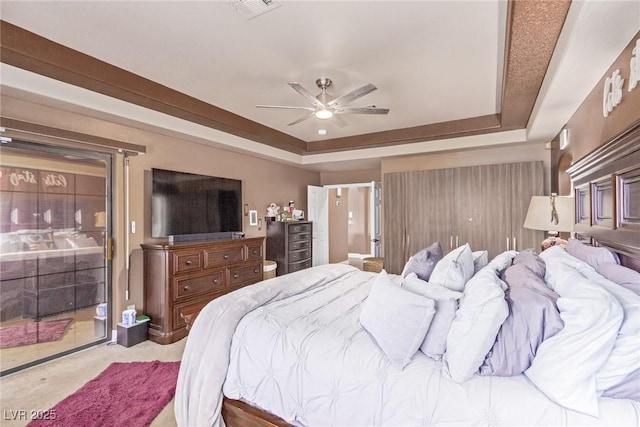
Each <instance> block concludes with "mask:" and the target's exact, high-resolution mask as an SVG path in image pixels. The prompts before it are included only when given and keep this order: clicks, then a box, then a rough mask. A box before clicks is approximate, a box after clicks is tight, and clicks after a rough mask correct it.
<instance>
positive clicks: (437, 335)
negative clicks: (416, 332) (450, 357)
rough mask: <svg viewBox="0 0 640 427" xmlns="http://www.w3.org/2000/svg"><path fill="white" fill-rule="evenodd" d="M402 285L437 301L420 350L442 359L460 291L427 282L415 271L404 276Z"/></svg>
mask: <svg viewBox="0 0 640 427" xmlns="http://www.w3.org/2000/svg"><path fill="white" fill-rule="evenodd" d="M402 287H403V288H404V289H406V290H408V291H411V292H413V293H416V294H418V295H422V296H424V297H427V298H430V299H432V300H434V301H435V308H436V314H435V315H434V316H433V320H432V321H431V326H429V330H428V331H427V336H425V337H424V341H422V344H421V345H420V351H422V352H423V353H424V354H426V355H427V356H429V357H430V358H432V359H434V360H440V359H442V355H443V354H444V352H445V350H446V349H447V335H448V334H449V329H450V328H451V323H452V322H453V319H454V318H455V317H456V310H457V309H458V300H459V299H460V297H461V296H462V294H461V293H460V292H456V291H452V290H450V289H447V288H445V287H444V286H440V285H436V284H432V283H428V282H425V281H424V280H421V279H419V278H418V276H417V275H416V274H415V273H411V274H409V275H408V276H407V277H405V278H404V281H403V282H402Z"/></svg>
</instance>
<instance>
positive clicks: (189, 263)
mask: <svg viewBox="0 0 640 427" xmlns="http://www.w3.org/2000/svg"><path fill="white" fill-rule="evenodd" d="M185 264H187V265H191V264H193V261H191V260H187V262H185Z"/></svg>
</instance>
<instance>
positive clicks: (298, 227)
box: [289, 224, 311, 234]
mask: <svg viewBox="0 0 640 427" xmlns="http://www.w3.org/2000/svg"><path fill="white" fill-rule="evenodd" d="M295 233H311V224H290V225H289V234H295Z"/></svg>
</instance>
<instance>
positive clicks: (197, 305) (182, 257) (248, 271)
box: [141, 237, 264, 344]
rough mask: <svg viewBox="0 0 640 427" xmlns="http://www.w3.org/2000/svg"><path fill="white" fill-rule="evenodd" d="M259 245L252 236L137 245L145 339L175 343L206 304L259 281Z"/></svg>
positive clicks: (258, 239)
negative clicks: (140, 259) (146, 320)
mask: <svg viewBox="0 0 640 427" xmlns="http://www.w3.org/2000/svg"><path fill="white" fill-rule="evenodd" d="M263 242H264V237H254V238H246V239H230V240H210V241H199V242H186V243H176V244H173V245H170V244H168V243H163V244H143V245H141V246H142V250H143V253H144V311H145V314H147V315H148V316H149V317H150V318H151V324H150V325H149V339H150V340H152V341H155V342H157V343H160V344H170V343H172V342H175V341H178V340H179V339H181V338H183V337H184V336H186V335H187V333H188V326H189V325H190V324H191V323H192V322H193V320H194V319H195V316H196V315H197V314H198V313H199V312H200V310H201V309H202V308H203V307H204V306H205V305H207V303H208V302H209V301H211V300H212V299H214V298H216V297H219V296H220V295H224V294H226V293H228V292H231V291H234V290H236V289H239V288H241V287H243V286H247V285H250V284H253V283H256V282H259V281H260V280H262V260H263V252H262V246H263Z"/></svg>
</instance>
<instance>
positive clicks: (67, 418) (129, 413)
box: [29, 360, 180, 427]
mask: <svg viewBox="0 0 640 427" xmlns="http://www.w3.org/2000/svg"><path fill="white" fill-rule="evenodd" d="M179 369H180V362H160V361H157V360H155V361H151V362H130V363H117V362H116V363H112V364H111V365H109V367H107V369H105V370H104V371H103V372H102V373H100V375H98V376H97V377H96V378H94V379H93V380H91V381H89V382H88V383H86V384H85V385H84V386H82V387H81V388H80V389H79V390H78V391H76V392H75V393H73V394H72V395H70V396H68V397H67V398H65V399H64V400H62V401H61V402H60V403H58V404H57V405H55V406H54V407H53V408H51V409H48V410H45V411H42V416H41V417H39V418H40V419H35V420H33V421H32V422H31V423H29V427H44V426H70V427H71V426H87V427H89V426H91V427H99V426H104V427H106V426H128V427H146V426H148V425H150V424H151V422H152V421H153V420H154V419H155V418H156V417H157V415H158V414H159V413H160V411H162V409H163V408H164V407H165V406H166V405H167V404H168V403H169V401H171V399H173V396H174V394H175V390H176V382H177V378H178V370H179ZM36 418H38V417H36Z"/></svg>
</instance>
